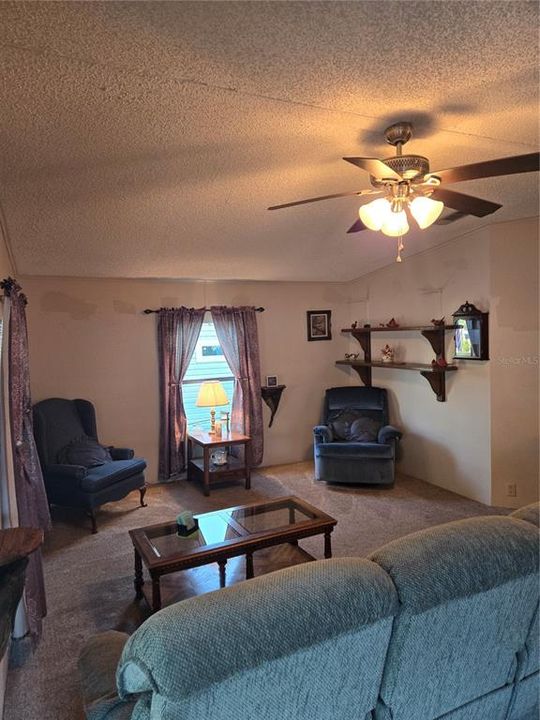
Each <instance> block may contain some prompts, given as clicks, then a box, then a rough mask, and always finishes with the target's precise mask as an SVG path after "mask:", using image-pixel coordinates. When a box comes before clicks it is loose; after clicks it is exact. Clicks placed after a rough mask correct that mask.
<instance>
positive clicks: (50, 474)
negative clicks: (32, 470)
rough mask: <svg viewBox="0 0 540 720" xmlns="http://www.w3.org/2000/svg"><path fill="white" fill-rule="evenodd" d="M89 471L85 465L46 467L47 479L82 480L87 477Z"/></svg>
mask: <svg viewBox="0 0 540 720" xmlns="http://www.w3.org/2000/svg"><path fill="white" fill-rule="evenodd" d="M87 473H88V469H87V468H85V467H84V465H46V466H45V472H44V475H45V478H54V479H56V480H58V479H65V480H82V479H83V478H85V477H86V475H87Z"/></svg>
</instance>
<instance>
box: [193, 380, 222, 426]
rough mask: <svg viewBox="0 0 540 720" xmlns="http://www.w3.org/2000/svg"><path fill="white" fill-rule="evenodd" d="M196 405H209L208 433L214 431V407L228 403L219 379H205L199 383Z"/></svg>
mask: <svg viewBox="0 0 540 720" xmlns="http://www.w3.org/2000/svg"><path fill="white" fill-rule="evenodd" d="M195 404H196V405H197V407H209V408H211V410H210V435H215V433H216V407H217V406H218V405H228V404H229V398H228V397H227V393H226V392H225V388H224V387H223V385H222V384H221V383H220V381H219V380H206V381H205V382H203V383H202V384H201V387H200V389H199V395H198V397H197V402H196V403H195Z"/></svg>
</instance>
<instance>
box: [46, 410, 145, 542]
mask: <svg viewBox="0 0 540 720" xmlns="http://www.w3.org/2000/svg"><path fill="white" fill-rule="evenodd" d="M34 436H35V439H36V446H37V450H38V454H39V459H40V463H41V469H42V471H43V479H44V481H45V489H46V490H47V497H48V500H49V503H50V504H51V505H64V506H66V507H76V508H82V509H83V510H85V511H86V513H87V515H89V516H90V519H91V521H92V532H93V533H96V532H97V524H96V516H95V511H96V508H98V507H99V506H100V505H104V504H105V503H108V502H111V501H113V500H121V499H122V498H123V497H125V496H126V495H127V494H128V493H130V492H131V491H132V490H139V491H140V504H141V506H143V507H144V506H145V503H144V494H145V492H146V485H145V482H144V471H145V469H146V461H145V460H143V459H142V458H136V457H134V452H133V450H131V449H129V448H115V447H108V448H103V446H100V445H99V441H98V435H97V427H96V412H95V410H94V406H93V405H92V403H91V402H89V401H88V400H65V399H63V398H49V399H48V400H42V401H41V402H38V403H37V404H36V405H34ZM70 451H71V453H70ZM96 451H97V453H98V458H96V457H94V458H92V452H94V453H95V452H96ZM77 452H78V454H79V456H80V458H81V460H80V461H78V462H75V461H74V458H75V453H77ZM99 454H101V457H99ZM70 455H71V457H70ZM66 458H67V459H66ZM70 460H71V461H70Z"/></svg>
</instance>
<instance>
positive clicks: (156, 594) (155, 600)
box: [152, 575, 161, 612]
mask: <svg viewBox="0 0 540 720" xmlns="http://www.w3.org/2000/svg"><path fill="white" fill-rule="evenodd" d="M158 610H161V589H160V587H159V575H154V576H153V577H152V611H153V612H157V611H158Z"/></svg>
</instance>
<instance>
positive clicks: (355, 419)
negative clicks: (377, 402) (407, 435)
mask: <svg viewBox="0 0 540 720" xmlns="http://www.w3.org/2000/svg"><path fill="white" fill-rule="evenodd" d="M328 425H329V427H330V429H331V430H332V434H333V436H334V438H335V439H336V440H338V441H340V440H341V441H345V442H375V441H376V440H377V435H378V432H379V429H380V428H381V422H380V420H376V419H375V418H372V417H369V416H367V414H366V412H365V411H364V410H355V409H354V408H345V409H344V410H334V411H333V412H331V413H329V415H328Z"/></svg>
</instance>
